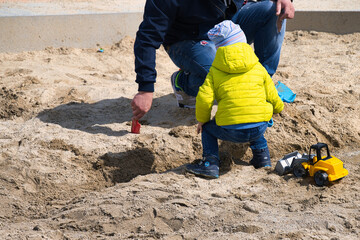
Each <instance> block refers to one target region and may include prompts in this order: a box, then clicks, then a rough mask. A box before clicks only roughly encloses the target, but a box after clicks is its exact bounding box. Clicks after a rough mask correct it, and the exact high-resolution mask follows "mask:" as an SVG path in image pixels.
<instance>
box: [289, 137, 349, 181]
mask: <svg viewBox="0 0 360 240" xmlns="http://www.w3.org/2000/svg"><path fill="white" fill-rule="evenodd" d="M322 149H326V155H325V156H323V155H321V153H322V152H321V150H322ZM312 152H316V155H314V154H312ZM307 156H308V159H307V160H306V159H302V160H301V159H298V161H297V163H296V164H295V165H294V168H293V173H294V175H295V176H296V177H306V176H307V175H310V176H311V177H314V180H315V183H316V185H318V186H324V185H327V184H329V182H332V181H336V180H339V179H341V178H343V177H345V176H346V175H348V174H349V172H348V170H347V169H346V168H344V164H343V162H342V161H341V160H340V159H338V158H336V157H334V156H331V155H330V151H329V147H328V145H327V144H325V143H317V144H314V145H312V146H311V147H310V150H309V155H307Z"/></svg>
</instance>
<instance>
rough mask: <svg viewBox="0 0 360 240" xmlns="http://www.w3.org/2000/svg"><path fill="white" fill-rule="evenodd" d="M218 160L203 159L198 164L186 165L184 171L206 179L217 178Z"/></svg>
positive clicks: (213, 158) (211, 158)
mask: <svg viewBox="0 0 360 240" xmlns="http://www.w3.org/2000/svg"><path fill="white" fill-rule="evenodd" d="M219 163H220V161H219V159H217V158H216V157H213V156H211V157H205V158H204V159H203V160H201V162H200V163H198V164H188V165H186V168H185V169H186V171H188V172H190V173H193V174H195V175H197V176H202V177H206V178H218V177H219Z"/></svg>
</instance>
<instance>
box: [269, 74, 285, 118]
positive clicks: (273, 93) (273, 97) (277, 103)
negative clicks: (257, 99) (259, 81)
mask: <svg viewBox="0 0 360 240" xmlns="http://www.w3.org/2000/svg"><path fill="white" fill-rule="evenodd" d="M265 89H266V101H267V102H270V103H271V104H272V105H273V109H274V113H280V112H281V111H282V110H283V109H284V103H283V101H282V100H281V98H280V97H279V94H278V91H277V90H276V88H275V85H274V82H273V80H272V79H271V77H270V75H269V74H268V73H266V76H265Z"/></svg>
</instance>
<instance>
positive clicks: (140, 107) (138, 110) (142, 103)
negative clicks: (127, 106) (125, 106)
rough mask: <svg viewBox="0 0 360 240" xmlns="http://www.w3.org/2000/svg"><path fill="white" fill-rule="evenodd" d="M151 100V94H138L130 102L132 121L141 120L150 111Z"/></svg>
mask: <svg viewBox="0 0 360 240" xmlns="http://www.w3.org/2000/svg"><path fill="white" fill-rule="evenodd" d="M152 100H153V93H152V92H141V91H140V92H138V93H137V94H136V95H135V96H134V98H133V100H132V101H131V108H132V110H133V119H135V120H139V119H140V118H142V117H143V116H144V115H145V114H146V113H147V112H148V111H149V110H150V108H151V105H152Z"/></svg>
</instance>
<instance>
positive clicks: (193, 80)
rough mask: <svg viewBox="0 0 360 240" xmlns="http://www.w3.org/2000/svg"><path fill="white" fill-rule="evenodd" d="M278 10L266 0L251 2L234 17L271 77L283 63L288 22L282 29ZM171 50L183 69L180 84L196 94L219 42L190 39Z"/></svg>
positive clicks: (169, 51) (191, 93) (177, 44)
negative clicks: (278, 27)
mask: <svg viewBox="0 0 360 240" xmlns="http://www.w3.org/2000/svg"><path fill="white" fill-rule="evenodd" d="M275 13H276V4H275V3H274V2H272V1H270V0H263V1H261V2H248V3H247V4H246V5H244V6H243V7H242V8H241V9H240V10H239V11H238V12H237V13H236V14H235V15H234V17H233V18H232V21H233V22H234V23H237V24H239V25H240V27H241V28H242V30H243V31H244V33H245V35H246V38H247V41H248V43H249V44H252V43H254V49H255V54H256V55H257V57H258V58H259V61H260V63H261V64H262V65H263V66H264V67H265V68H266V70H267V71H268V73H269V74H270V76H272V75H273V74H274V73H275V72H276V69H277V66H278V64H279V60H280V51H281V45H282V43H283V40H284V34H285V25H286V21H285V20H284V22H283V25H282V28H281V30H280V32H278V30H277V27H276V21H277V16H276V14H275ZM167 52H168V54H169V56H170V58H171V60H172V61H173V62H174V63H175V65H176V66H178V67H179V68H180V69H182V70H183V71H182V72H181V73H180V75H179V77H178V82H177V83H178V85H179V86H180V87H181V88H182V89H183V91H184V92H185V93H187V94H188V95H190V96H196V95H197V93H198V91H199V87H200V86H201V85H202V84H203V83H204V80H205V78H206V75H207V73H208V72H209V69H210V66H211V64H212V62H213V61H214V58H215V53H216V48H215V44H214V43H212V42H211V41H209V40H203V41H192V40H186V41H181V42H177V43H175V44H172V45H171V46H170V47H169V48H168V49H167Z"/></svg>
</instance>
